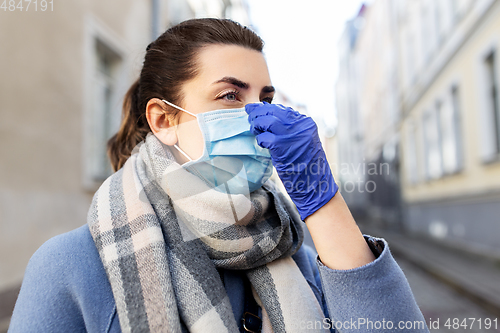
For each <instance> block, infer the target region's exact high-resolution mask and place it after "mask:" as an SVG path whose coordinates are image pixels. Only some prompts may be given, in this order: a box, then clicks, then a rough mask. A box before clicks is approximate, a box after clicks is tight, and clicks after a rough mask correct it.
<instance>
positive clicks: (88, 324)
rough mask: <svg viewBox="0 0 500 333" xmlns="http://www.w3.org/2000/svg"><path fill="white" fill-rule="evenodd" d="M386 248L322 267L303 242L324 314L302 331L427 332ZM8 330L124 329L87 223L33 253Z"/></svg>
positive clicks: (229, 285)
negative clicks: (352, 263) (343, 266)
mask: <svg viewBox="0 0 500 333" xmlns="http://www.w3.org/2000/svg"><path fill="white" fill-rule="evenodd" d="M384 244H385V246H384V249H383V251H382V253H381V254H380V256H379V257H378V258H377V259H376V260H375V261H373V262H371V263H369V264H367V265H365V266H362V267H358V268H355V269H351V270H333V269H330V268H328V267H326V266H324V265H323V264H322V263H321V261H320V260H319V258H318V256H317V255H316V254H315V253H314V251H313V250H312V249H311V248H310V247H308V246H305V245H303V246H302V247H301V248H300V250H299V251H298V252H297V253H296V254H295V255H293V257H292V258H293V259H294V260H295V262H296V263H297V265H298V267H299V268H300V270H301V272H302V274H303V275H304V277H305V278H306V280H307V282H308V283H309V285H310V286H311V289H312V290H313V292H314V294H315V295H316V297H317V299H318V300H319V302H320V304H321V305H322V307H323V311H324V313H325V314H326V316H327V317H326V318H325V320H324V321H323V322H321V323H320V322H308V323H300V325H301V327H303V328H304V332H308V331H310V332H314V331H315V328H316V329H317V328H318V327H320V326H319V325H321V327H332V323H333V324H335V326H336V327H337V328H338V329H339V330H340V331H341V332H367V331H370V332H387V331H392V330H391V329H390V328H391V326H392V328H393V329H394V330H396V329H397V328H398V325H403V326H402V327H404V326H406V327H407V328H410V326H411V327H412V328H411V329H408V330H407V331H411V332H428V329H427V326H426V325H425V321H424V318H423V316H422V313H421V312H420V310H419V308H418V306H417V304H416V303H415V300H414V298H413V294H412V292H411V290H410V287H409V285H408V282H407V280H406V278H405V276H404V274H403V272H402V271H401V269H400V268H399V266H398V265H397V263H396V261H395V260H394V259H393V257H392V255H391V253H390V251H389V247H388V245H387V243H386V242H385V241H384ZM223 274H224V283H225V287H226V290H227V293H228V296H229V298H230V301H231V305H232V308H233V312H234V315H235V318H241V316H242V314H243V304H244V298H243V296H244V289H243V282H242V279H241V275H240V274H241V272H238V271H231V270H225V271H224V272H223ZM409 325H410V326H409ZM416 326H420V329H419V328H418V327H416ZM331 331H332V332H335V329H334V328H332V329H331ZM8 332H10V333H18V332H51V333H57V332H61V333H62V332H64V333H67V332H121V330H120V323H119V321H118V316H117V312H116V305H115V301H114V299H113V294H112V292H111V286H110V284H109V281H108V279H107V276H106V273H105V271H104V267H103V265H102V262H101V259H100V258H99V254H98V252H97V249H96V247H95V245H94V241H93V239H92V237H91V235H90V232H89V229H88V226H87V225H84V226H82V227H80V228H78V229H76V230H73V231H71V232H68V233H65V234H62V235H59V236H56V237H54V238H52V239H50V240H49V241H47V242H46V243H45V244H43V245H42V246H41V247H40V249H38V250H37V251H36V253H35V254H34V255H33V257H32V258H31V260H30V262H29V264H28V267H27V268H26V273H25V276H24V280H23V284H22V287H21V292H20V294H19V298H18V300H17V303H16V306H15V309H14V313H13V316H12V319H11V323H10V327H9V331H8Z"/></svg>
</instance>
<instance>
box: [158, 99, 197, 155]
mask: <svg viewBox="0 0 500 333" xmlns="http://www.w3.org/2000/svg"><path fill="white" fill-rule="evenodd" d="M162 101H163V102H164V103H166V104H168V105H170V106H171V107H173V108H176V109H177V110H180V111H184V112H186V113H187V114H190V115H192V116H193V117H196V115H195V114H194V113H192V112H189V111H188V110H184V109H183V108H181V107H180V106H177V105H175V104H173V103H170V102H169V101H166V100H164V99H162ZM174 147H175V148H176V149H177V150H178V151H179V152H180V153H181V154H182V155H184V157H185V158H187V159H188V160H189V161H192V160H193V159H192V158H191V157H189V155H188V154H186V153H185V152H184V151H183V150H182V149H181V148H179V146H178V145H177V144H174Z"/></svg>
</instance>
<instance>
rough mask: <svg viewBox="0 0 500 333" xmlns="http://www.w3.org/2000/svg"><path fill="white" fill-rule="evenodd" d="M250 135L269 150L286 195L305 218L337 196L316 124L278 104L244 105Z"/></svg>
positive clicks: (303, 218)
mask: <svg viewBox="0 0 500 333" xmlns="http://www.w3.org/2000/svg"><path fill="white" fill-rule="evenodd" d="M245 110H246V112H247V113H248V121H249V122H250V125H251V127H250V131H251V132H252V133H253V134H254V135H255V136H256V137H257V143H258V144H259V146H261V147H263V148H268V149H269V152H270V154H271V158H272V161H273V165H274V167H275V168H276V170H277V171H278V176H279V177H280V179H281V181H282V182H283V185H284V186H285V189H286V191H287V192H288V194H289V195H290V198H291V199H292V200H293V202H294V204H295V206H297V209H298V211H299V213H300V218H301V219H302V220H305V218H306V217H308V216H309V215H311V214H313V213H314V212H315V211H317V210H318V209H320V208H321V207H322V206H323V205H325V204H326V203H327V202H328V201H330V199H331V198H333V196H334V195H335V194H336V193H337V190H338V186H337V184H336V183H335V180H334V179H333V175H332V172H331V170H330V166H329V165H328V162H327V160H326V155H325V152H324V151H323V147H322V146H321V142H320V140H319V136H318V128H317V126H316V123H315V122H314V121H313V120H312V119H311V118H310V117H307V116H305V115H303V114H300V113H298V112H297V111H295V110H293V109H292V108H289V107H284V106H282V105H279V104H269V103H266V102H264V103H253V104H247V105H246V106H245Z"/></svg>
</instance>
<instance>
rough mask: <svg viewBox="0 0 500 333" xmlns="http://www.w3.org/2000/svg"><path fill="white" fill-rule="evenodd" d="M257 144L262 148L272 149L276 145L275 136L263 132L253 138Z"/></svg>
mask: <svg viewBox="0 0 500 333" xmlns="http://www.w3.org/2000/svg"><path fill="white" fill-rule="evenodd" d="M255 138H256V139H257V144H258V145H259V146H261V147H262V148H267V149H273V148H274V145H275V143H276V135H274V134H273V133H270V132H264V133H261V134H259V135H257V136H256V137H255Z"/></svg>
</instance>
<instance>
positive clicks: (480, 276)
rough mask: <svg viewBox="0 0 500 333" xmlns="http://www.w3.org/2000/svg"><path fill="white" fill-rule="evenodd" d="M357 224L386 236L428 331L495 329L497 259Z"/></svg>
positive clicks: (499, 323)
mask: <svg viewBox="0 0 500 333" xmlns="http://www.w3.org/2000/svg"><path fill="white" fill-rule="evenodd" d="M360 228H361V230H362V232H363V233H365V234H370V235H372V236H377V237H383V238H385V239H386V240H387V241H388V243H389V248H390V249H391V252H392V253H393V255H394V258H395V259H396V261H397V262H398V264H399V265H400V267H401V269H402V270H403V272H404V273H405V275H406V278H407V279H408V282H409V284H410V286H411V288H412V291H413V293H414V295H415V299H416V301H417V303H418V305H419V307H420V309H421V311H422V313H423V315H424V317H425V319H426V322H427V324H428V326H429V329H430V331H431V332H500V266H499V265H498V262H495V261H493V260H489V259H486V258H482V257H479V256H475V255H471V254H467V253H463V252H460V251H457V250H454V249H450V248H447V247H445V246H442V245H440V244H437V243H435V242H433V241H429V240H426V239H423V238H415V237H410V236H407V235H404V234H400V233H396V232H390V231H387V230H383V229H378V228H374V227H372V226H370V225H365V224H361V225H360Z"/></svg>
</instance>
